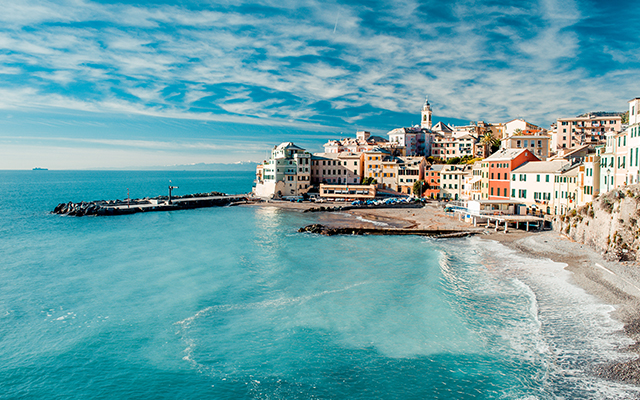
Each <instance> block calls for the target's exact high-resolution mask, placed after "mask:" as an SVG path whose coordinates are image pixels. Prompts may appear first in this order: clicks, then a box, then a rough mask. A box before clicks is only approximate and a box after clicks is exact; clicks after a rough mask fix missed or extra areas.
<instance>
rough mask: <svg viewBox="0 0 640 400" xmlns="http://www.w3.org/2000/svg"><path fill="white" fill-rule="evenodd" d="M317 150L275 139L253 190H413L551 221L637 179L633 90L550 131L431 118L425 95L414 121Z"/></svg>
mask: <svg viewBox="0 0 640 400" xmlns="http://www.w3.org/2000/svg"><path fill="white" fill-rule="evenodd" d="M323 147H324V150H323V151H322V152H318V153H310V152H308V151H307V150H306V149H303V148H301V147H298V146H296V145H295V144H294V143H292V142H285V143H282V144H280V145H278V146H275V147H274V148H273V150H272V151H271V157H270V158H269V159H268V160H265V161H264V162H263V163H261V164H259V165H258V166H257V169H256V181H255V182H256V185H255V188H254V194H255V195H256V196H259V197H262V198H268V199H296V198H302V197H305V198H308V197H310V196H312V197H317V198H324V199H329V200H338V201H347V200H348V201H357V200H365V201H366V200H372V199H376V198H385V197H394V196H405V197H406V196H411V197H418V198H422V199H433V200H444V201H450V202H451V203H452V204H464V205H465V208H466V207H469V205H470V204H474V206H473V207H475V208H478V209H479V210H484V211H491V212H493V213H496V214H515V215H523V216H532V217H535V218H549V217H551V216H557V215H565V214H567V213H568V212H570V211H571V210H575V209H577V208H579V207H581V206H584V205H586V204H588V203H590V202H592V201H593V200H594V198H596V197H597V196H599V195H600V194H603V193H606V192H609V191H611V190H613V189H617V188H620V187H623V186H626V185H632V184H636V183H638V182H639V180H640V159H639V157H640V155H639V149H640V97H636V98H634V99H632V100H629V101H628V111H626V112H586V113H584V114H580V115H578V116H575V117H567V116H558V118H557V119H556V122H555V123H553V124H552V125H551V126H550V128H549V129H545V128H543V127H540V126H536V125H534V124H532V123H530V122H528V121H526V120H524V119H522V118H517V119H513V120H510V121H508V122H504V123H502V122H500V123H488V122H484V121H478V122H473V123H470V124H469V125H465V126H450V125H447V124H445V123H443V122H438V123H436V124H432V108H431V104H430V103H429V101H428V98H427V99H426V100H425V102H424V105H423V107H422V110H421V124H420V125H416V126H411V127H402V128H396V129H393V130H391V131H389V132H388V133H387V137H381V136H375V135H372V134H371V133H370V132H368V131H358V132H356V135H355V137H351V138H343V139H331V140H328V141H327V142H326V143H325V144H324V146H323ZM467 209H468V208H467ZM474 222H475V221H474Z"/></svg>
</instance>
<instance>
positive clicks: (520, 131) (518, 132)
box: [513, 128, 522, 135]
mask: <svg viewBox="0 0 640 400" xmlns="http://www.w3.org/2000/svg"><path fill="white" fill-rule="evenodd" d="M513 134H514V135H522V129H520V128H517V129H516V130H515V131H513Z"/></svg>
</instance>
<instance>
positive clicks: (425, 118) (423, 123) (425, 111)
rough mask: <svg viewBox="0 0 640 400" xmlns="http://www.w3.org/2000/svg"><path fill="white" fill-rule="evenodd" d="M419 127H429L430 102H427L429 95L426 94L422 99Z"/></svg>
mask: <svg viewBox="0 0 640 400" xmlns="http://www.w3.org/2000/svg"><path fill="white" fill-rule="evenodd" d="M420 127H421V128H423V129H431V104H429V96H426V97H425V99H424V105H423V106H422V117H421V118H420Z"/></svg>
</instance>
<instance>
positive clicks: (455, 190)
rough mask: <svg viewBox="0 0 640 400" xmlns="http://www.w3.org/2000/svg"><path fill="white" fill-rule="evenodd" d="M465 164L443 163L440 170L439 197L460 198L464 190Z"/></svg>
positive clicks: (466, 167)
mask: <svg viewBox="0 0 640 400" xmlns="http://www.w3.org/2000/svg"><path fill="white" fill-rule="evenodd" d="M468 169H470V168H469V167H468V166H467V165H446V164H445V165H443V166H442V170H441V171H440V198H441V199H445V200H460V199H462V193H463V192H464V178H465V175H466V174H467V170H468Z"/></svg>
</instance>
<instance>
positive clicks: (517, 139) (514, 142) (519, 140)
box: [500, 134, 551, 161]
mask: <svg viewBox="0 0 640 400" xmlns="http://www.w3.org/2000/svg"><path fill="white" fill-rule="evenodd" d="M550 140H551V137H550V136H547V135H523V134H521V135H518V134H514V135H511V136H507V137H506V138H503V139H502V141H501V142H500V146H501V148H503V149H529V151H531V152H532V153H533V154H535V156H536V157H538V158H539V159H540V160H542V161H544V160H546V159H547V158H549V141H550Z"/></svg>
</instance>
